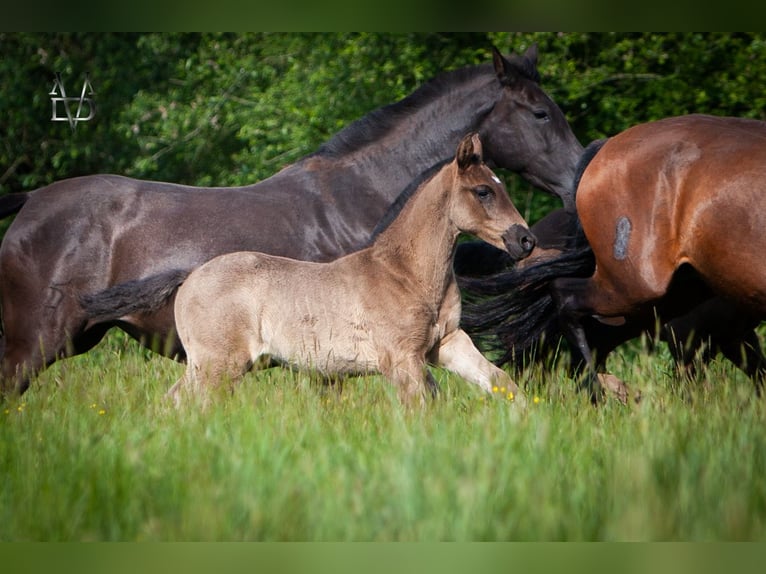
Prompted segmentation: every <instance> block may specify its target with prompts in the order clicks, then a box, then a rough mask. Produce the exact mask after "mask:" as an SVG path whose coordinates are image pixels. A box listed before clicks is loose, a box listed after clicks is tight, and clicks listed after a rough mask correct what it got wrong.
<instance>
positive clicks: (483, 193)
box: [473, 185, 494, 199]
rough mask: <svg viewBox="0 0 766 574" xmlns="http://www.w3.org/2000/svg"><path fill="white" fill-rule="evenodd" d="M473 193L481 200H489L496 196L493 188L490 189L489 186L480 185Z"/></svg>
mask: <svg viewBox="0 0 766 574" xmlns="http://www.w3.org/2000/svg"><path fill="white" fill-rule="evenodd" d="M473 192H474V193H475V194H476V197H478V198H479V199H487V198H489V197H492V196H493V195H494V192H493V191H492V188H491V187H489V186H488V185H480V186H478V187H474V188H473Z"/></svg>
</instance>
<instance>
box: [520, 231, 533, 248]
mask: <svg viewBox="0 0 766 574" xmlns="http://www.w3.org/2000/svg"><path fill="white" fill-rule="evenodd" d="M521 247H522V248H524V251H532V250H533V249H534V248H535V238H534V237H531V236H529V235H525V236H523V237H522V238H521Z"/></svg>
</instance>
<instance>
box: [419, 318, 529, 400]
mask: <svg viewBox="0 0 766 574" xmlns="http://www.w3.org/2000/svg"><path fill="white" fill-rule="evenodd" d="M433 360H434V362H435V363H436V364H437V365H439V366H441V367H444V368H445V369H447V370H449V371H452V372H453V373H457V374H458V375H460V376H461V377H463V378H464V379H465V380H466V381H468V382H469V383H473V384H474V385H478V386H479V387H481V388H482V389H484V390H485V391H486V392H488V393H491V392H492V387H495V386H497V387H505V388H506V389H507V390H508V391H509V392H512V393H513V395H514V401H515V402H518V403H520V404H524V403H525V399H524V396H523V395H522V394H521V390H520V389H519V387H518V385H517V384H516V383H515V382H514V381H513V379H511V377H510V375H508V373H506V372H505V371H504V370H502V369H500V368H499V367H497V366H495V365H493V364H492V363H491V362H489V361H488V360H487V358H486V357H485V356H484V355H482V354H481V351H479V349H477V348H476V346H475V345H474V344H473V341H471V338H470V337H469V336H468V335H467V334H466V332H465V331H463V330H462V329H455V330H454V331H451V332H450V333H448V334H447V335H446V336H445V337H444V338H443V339H442V340H441V341H440V343H439V347H438V349H436V352H435V356H434V357H433Z"/></svg>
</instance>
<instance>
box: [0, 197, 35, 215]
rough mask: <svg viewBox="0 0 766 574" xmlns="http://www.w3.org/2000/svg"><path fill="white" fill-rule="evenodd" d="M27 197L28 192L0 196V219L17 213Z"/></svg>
mask: <svg viewBox="0 0 766 574" xmlns="http://www.w3.org/2000/svg"><path fill="white" fill-rule="evenodd" d="M28 199H29V193H27V192H21V193H9V194H7V195H3V196H1V197H0V219H4V218H6V217H8V216H9V215H13V214H14V213H18V212H19V211H20V210H21V208H22V207H24V204H25V203H26V202H27V200H28Z"/></svg>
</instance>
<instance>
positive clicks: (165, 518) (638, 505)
mask: <svg viewBox="0 0 766 574" xmlns="http://www.w3.org/2000/svg"><path fill="white" fill-rule="evenodd" d="M609 367H610V370H612V371H613V372H614V373H615V374H616V375H618V376H621V377H622V378H624V379H625V380H627V381H630V383H631V385H632V387H635V388H639V389H640V390H641V392H642V396H643V399H642V401H641V402H640V403H639V404H638V405H632V406H624V405H621V404H619V403H617V402H616V401H614V400H607V401H606V402H605V404H603V405H602V406H600V407H598V408H593V407H591V406H590V405H589V403H588V402H587V398H586V397H585V395H584V394H583V393H577V392H576V391H575V390H574V386H575V385H574V383H573V382H572V381H571V380H570V379H568V378H567V377H566V376H565V375H564V374H563V373H562V372H559V371H557V372H554V373H550V372H542V371H540V370H539V369H530V370H529V371H527V372H526V373H524V374H523V375H522V376H521V377H520V381H521V382H522V383H523V384H525V385H526V386H527V392H528V395H529V398H530V404H529V406H528V408H527V409H526V410H525V411H520V409H518V408H517V407H516V406H515V405H514V404H513V403H511V402H509V401H508V399H507V398H506V396H505V395H504V394H503V393H501V392H498V393H497V394H496V395H495V396H492V397H484V396H482V395H481V394H480V393H479V392H477V391H475V390H474V389H473V388H471V387H469V386H468V385H466V384H465V383H464V382H463V381H461V380H459V379H458V378H456V377H452V376H450V375H449V374H447V373H445V372H442V371H436V376H437V378H438V379H439V381H440V385H441V389H442V392H441V393H440V396H439V398H438V399H437V400H435V401H432V402H431V403H430V404H429V405H428V406H427V407H426V408H425V409H424V410H423V411H422V412H421V411H417V412H408V411H407V410H406V409H404V408H403V407H401V406H400V405H399V404H398V402H397V400H396V396H395V393H393V392H392V390H391V389H390V388H389V387H388V385H387V383H386V382H385V381H384V380H382V379H381V378H379V377H366V378H353V379H349V380H347V381H345V382H343V383H342V384H341V385H335V386H325V385H322V384H321V383H319V382H317V381H314V380H312V379H311V377H310V376H308V375H305V374H301V373H291V372H289V371H287V370H281V369H271V370H267V371H262V372H260V373H252V374H250V375H248V377H247V378H246V380H245V382H244V383H243V384H242V385H241V386H240V387H239V388H238V390H237V392H236V393H235V394H234V395H233V396H231V397H228V396H227V397H218V398H217V399H216V401H215V402H214V404H213V405H212V406H211V407H209V408H208V409H206V410H202V409H200V408H199V406H198V405H195V404H189V405H185V406H184V407H182V408H181V409H175V408H173V407H171V406H170V405H169V404H168V403H167V401H166V400H165V399H164V397H163V394H164V392H165V390H166V389H167V388H169V386H170V385H171V384H172V383H173V382H174V381H175V379H176V378H177V377H178V376H179V375H180V374H181V372H182V370H183V367H182V366H181V365H178V364H176V363H173V362H171V361H169V360H166V359H163V358H160V357H158V356H153V355H149V354H147V352H145V351H142V350H140V349H139V348H138V347H137V345H135V344H134V343H132V342H131V341H129V340H127V339H126V338H125V337H124V336H122V335H120V334H117V333H115V334H112V335H110V337H109V338H108V339H107V340H106V341H105V342H104V343H102V344H101V345H100V346H99V347H98V348H97V349H96V350H94V351H92V352H91V353H89V354H87V355H84V356H81V357H76V358H73V359H70V360H67V361H61V362H59V363H57V364H56V365H54V366H53V367H52V368H51V369H49V370H48V371H46V372H45V373H43V374H42V375H41V376H40V377H39V378H38V379H37V380H36V381H35V382H34V384H33V386H32V388H31V389H30V391H29V392H28V393H26V394H25V395H24V396H23V397H22V398H21V399H19V400H13V401H6V402H5V403H4V404H2V405H0V480H1V481H2V487H1V488H0V540H14V541H15V540H43V541H51V540H65V541H68V540H138V541H142V540H311V541H314V540H319V541H328V540H333V541H346V540H372V541H441V540H459V541H473V540H546V541H547V540H763V539H766V472H765V471H766V428H765V427H764V420H765V415H766V412H765V409H766V407H765V406H764V402H763V401H759V400H758V399H756V397H755V396H754V393H753V392H752V388H751V384H750V382H749V381H748V380H747V379H746V378H745V377H744V376H743V375H742V374H741V373H739V372H738V371H736V370H735V369H733V368H732V367H730V366H729V365H728V364H726V363H724V362H715V363H713V364H712V365H711V367H710V368H709V369H707V370H705V371H704V372H703V373H702V375H701V376H700V380H699V381H695V382H694V383H688V382H687V383H681V382H678V381H676V380H674V379H673V377H671V375H670V372H671V363H670V361H669V359H668V357H667V355H666V353H665V352H660V353H659V354H655V355H650V354H649V353H646V352H644V351H643V349H642V348H641V346H640V344H634V345H633V346H632V347H628V348H626V349H624V350H622V351H621V352H619V353H615V354H614V356H613V357H611V359H610V363H609ZM534 397H538V398H539V402H534V400H533V399H534Z"/></svg>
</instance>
